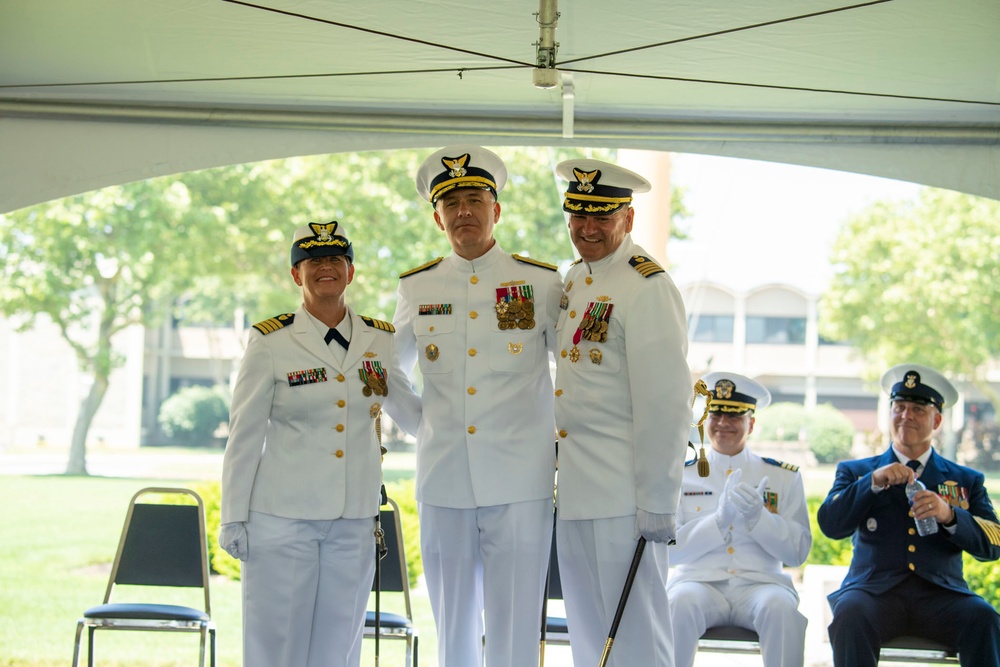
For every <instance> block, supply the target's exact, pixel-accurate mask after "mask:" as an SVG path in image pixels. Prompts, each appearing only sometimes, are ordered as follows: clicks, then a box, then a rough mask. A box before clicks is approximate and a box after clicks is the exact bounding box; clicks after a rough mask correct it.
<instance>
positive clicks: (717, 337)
mask: <svg viewBox="0 0 1000 667" xmlns="http://www.w3.org/2000/svg"><path fill="white" fill-rule="evenodd" d="M688 332H689V335H690V338H691V340H692V341H695V342H698V343H732V342H733V316H732V315H692V316H690V317H688Z"/></svg>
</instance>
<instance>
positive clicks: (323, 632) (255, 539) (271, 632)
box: [219, 222, 420, 667]
mask: <svg viewBox="0 0 1000 667" xmlns="http://www.w3.org/2000/svg"><path fill="white" fill-rule="evenodd" d="M291 264H292V268H291V274H292V278H293V280H294V281H295V283H296V284H297V285H299V286H300V287H301V288H302V306H301V307H300V308H299V309H298V310H297V311H296V312H294V313H286V314H283V315H278V316H276V317H272V318H270V319H267V320H264V321H263V322H259V323H257V324H256V325H254V327H253V328H252V329H251V331H250V337H249V340H248V342H247V348H246V353H245V354H244V356H243V361H242V363H241V365H240V371H239V376H238V377H237V379H236V384H235V387H234V390H233V403H232V409H231V411H230V421H229V442H228V443H227V445H226V453H225V457H224V459H223V466H222V528H221V531H220V534H219V544H220V545H221V546H222V547H223V548H224V549H225V550H226V551H227V552H229V554H230V555H232V556H233V557H235V558H239V559H240V560H241V561H243V564H242V588H243V664H244V665H245V666H246V667H312V665H319V664H332V661H334V660H337V661H339V662H338V664H341V665H347V666H356V665H359V664H360V660H361V635H362V630H363V625H364V620H365V608H366V605H367V602H368V595H369V592H370V591H371V586H372V577H373V575H374V572H375V538H374V528H375V521H374V517H375V516H376V515H377V514H378V511H379V498H380V493H379V489H380V486H381V481H382V469H381V452H380V450H379V439H378V433H379V422H380V420H381V418H382V408H383V407H385V408H386V409H387V410H388V411H389V413H390V414H391V415H392V417H393V419H394V420H395V421H396V422H397V423H398V424H399V425H400V426H401V427H402V428H404V429H406V430H409V431H411V432H412V431H415V430H416V425H417V423H418V421H419V419H420V401H419V398H418V397H417V396H416V394H415V393H414V392H413V389H412V387H411V386H410V384H409V382H408V381H407V379H406V376H405V375H404V374H403V372H402V371H401V370H400V368H399V364H398V361H397V359H396V355H395V347H394V344H393V335H392V327H391V325H389V324H388V323H387V322H380V321H379V320H375V319H372V318H368V317H361V316H359V315H358V314H357V313H355V312H354V310H353V309H352V308H350V307H349V306H348V305H347V303H346V298H345V295H346V291H347V286H348V285H349V284H350V283H351V282H352V280H353V278H354V270H355V268H354V246H353V244H351V242H350V240H348V238H347V234H346V232H345V230H344V227H343V226H342V225H340V224H339V223H338V222H330V223H310V224H309V225H306V226H304V227H300V228H299V229H297V230H296V232H295V235H294V239H293V241H292V248H291Z"/></svg>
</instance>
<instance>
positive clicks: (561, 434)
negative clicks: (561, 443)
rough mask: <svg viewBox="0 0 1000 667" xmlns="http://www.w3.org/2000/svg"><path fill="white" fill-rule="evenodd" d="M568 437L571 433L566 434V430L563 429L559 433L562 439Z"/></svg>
mask: <svg viewBox="0 0 1000 667" xmlns="http://www.w3.org/2000/svg"><path fill="white" fill-rule="evenodd" d="M567 435H569V433H567V432H566V429H561V430H560V431H559V437H560V438H565V437H566V436H567Z"/></svg>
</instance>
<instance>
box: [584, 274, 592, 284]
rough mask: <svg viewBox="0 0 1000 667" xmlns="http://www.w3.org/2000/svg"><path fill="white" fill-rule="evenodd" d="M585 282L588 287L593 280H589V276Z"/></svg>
mask: <svg viewBox="0 0 1000 667" xmlns="http://www.w3.org/2000/svg"><path fill="white" fill-rule="evenodd" d="M585 282H586V283H587V284H588V285H589V284H591V283H592V282H594V279H593V278H591V277H590V276H587V280H586V281H585Z"/></svg>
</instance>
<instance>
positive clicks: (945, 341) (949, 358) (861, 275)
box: [820, 188, 1000, 410]
mask: <svg viewBox="0 0 1000 667" xmlns="http://www.w3.org/2000/svg"><path fill="white" fill-rule="evenodd" d="M832 261H833V264H834V267H835V269H834V270H835V273H834V276H833V280H832V282H831V284H830V287H829V288H828V289H827V291H826V293H825V294H824V296H823V300H822V304H821V311H820V330H821V332H822V333H823V335H824V336H825V337H827V338H831V339H834V340H842V341H847V342H850V343H851V344H853V345H855V346H856V347H857V348H858V350H859V351H860V353H861V355H862V356H863V357H864V358H865V359H867V360H868V361H869V362H870V364H871V365H872V367H873V369H874V368H879V369H883V368H887V367H889V366H891V365H893V364H896V363H900V362H903V361H913V362H915V363H923V364H927V365H929V366H933V367H936V368H939V369H941V370H942V371H944V372H946V373H951V374H954V375H956V376H959V377H962V378H964V379H967V380H969V381H970V382H972V383H973V384H974V385H975V386H976V387H977V388H978V389H979V390H980V391H981V392H982V393H983V395H984V396H987V397H988V398H989V400H990V402H991V403H992V404H993V407H994V409H995V410H997V409H1000V396H998V395H997V394H996V393H995V392H994V391H993V390H992V389H991V388H990V386H989V384H988V383H987V382H986V380H985V370H986V365H987V363H988V362H989V361H990V360H991V359H994V358H996V356H997V355H998V353H1000V305H998V304H1000V202H997V201H994V200H991V199H984V198H978V197H972V196H969V195H965V194H961V193H957V192H951V191H945V190H936V189H929V188H928V189H924V190H922V191H921V194H920V197H919V198H918V200H917V201H913V202H893V203H878V204H875V205H873V206H871V207H870V208H868V209H867V210H865V211H863V212H861V213H860V214H858V215H856V216H854V217H852V218H851V219H850V220H848V222H847V224H846V225H845V227H844V228H843V230H842V231H841V233H840V235H839V237H838V238H837V240H836V242H835V244H834V248H833V255H832Z"/></svg>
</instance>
